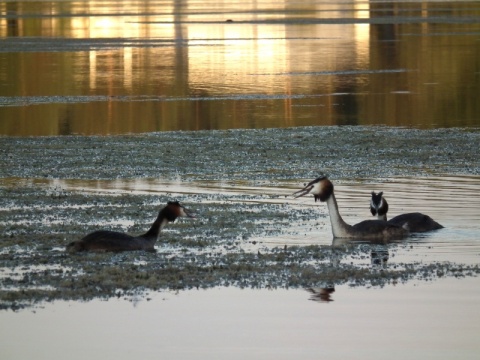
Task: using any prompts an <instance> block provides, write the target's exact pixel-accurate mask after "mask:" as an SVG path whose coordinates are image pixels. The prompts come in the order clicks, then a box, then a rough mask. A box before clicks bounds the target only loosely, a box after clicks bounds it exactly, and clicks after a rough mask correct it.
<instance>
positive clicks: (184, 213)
mask: <svg viewBox="0 0 480 360" xmlns="http://www.w3.org/2000/svg"><path fill="white" fill-rule="evenodd" d="M160 212H164V215H165V218H166V219H167V220H168V221H169V222H174V221H175V220H176V219H177V218H179V217H189V218H194V217H195V216H194V215H193V213H191V212H190V211H189V210H187V209H185V207H184V206H183V205H180V203H179V202H178V201H169V202H168V203H167V206H165V207H164V208H163V209H162V210H160Z"/></svg>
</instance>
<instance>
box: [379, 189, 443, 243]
mask: <svg viewBox="0 0 480 360" xmlns="http://www.w3.org/2000/svg"><path fill="white" fill-rule="evenodd" d="M370 211H371V213H372V215H374V216H375V215H376V216H377V218H378V219H382V220H385V221H387V212H388V203H387V200H386V199H385V198H384V197H383V192H379V193H378V194H376V193H375V192H373V191H372V198H371V200H370ZM387 222H388V223H389V224H394V225H398V226H402V227H405V228H406V229H408V231H410V232H411V233H420V232H427V231H432V230H438V229H442V228H443V226H442V225H440V224H439V223H437V222H436V221H435V220H433V219H432V218H431V217H430V216H428V215H425V214H422V213H419V212H414V213H407V214H401V215H398V216H395V217H394V218H392V219H390V220H388V221H387Z"/></svg>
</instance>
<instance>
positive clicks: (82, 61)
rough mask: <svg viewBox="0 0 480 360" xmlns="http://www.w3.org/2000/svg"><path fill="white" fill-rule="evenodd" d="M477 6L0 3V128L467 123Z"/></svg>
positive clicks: (472, 105)
mask: <svg viewBox="0 0 480 360" xmlns="http://www.w3.org/2000/svg"><path fill="white" fill-rule="evenodd" d="M476 4H477V3H475V2H461V3H443V2H442V3H434V2H428V1H426V2H421V3H411V2H405V3H404V2H392V3H369V2H365V1H354V0H352V1H351V2H341V3H332V2H311V3H310V2H306V3H301V4H298V3H296V2H293V3H291V2H290V1H281V2H268V1H250V2H249V1H247V2H245V1H242V2H231V1H202V2H196V1H189V2H177V1H172V2H160V1H148V2H144V1H122V2H116V1H115V2H114V1H112V2H109V1H106V2H104V1H86V2H75V1H72V2H63V1H54V2H8V3H2V4H0V44H2V46H1V47H0V134H5V135H21V136H25V135H57V134H72V133H80V134H118V133H135V132H149V131H167V130H197V129H225V128H258V127H285V126H303V125H334V124H352V125H355V124H362V125H366V124H387V125H393V126H418V127H443V126H478V125H480V122H479V115H480V105H479V102H478V101H477V97H478V96H477V94H478V90H480V89H479V87H480V73H479V71H478V69H479V66H480V64H479V59H480V47H479V46H478V41H479V37H480V5H478V6H477V5H476ZM412 19H413V20H412ZM430 19H431V20H430ZM435 19H447V20H448V21H445V20H440V21H439V20H435ZM2 48H3V50H2Z"/></svg>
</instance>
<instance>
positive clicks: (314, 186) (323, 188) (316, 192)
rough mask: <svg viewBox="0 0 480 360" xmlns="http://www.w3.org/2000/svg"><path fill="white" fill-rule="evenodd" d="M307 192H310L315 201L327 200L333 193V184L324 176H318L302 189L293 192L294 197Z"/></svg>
mask: <svg viewBox="0 0 480 360" xmlns="http://www.w3.org/2000/svg"><path fill="white" fill-rule="evenodd" d="M308 194H312V195H313V197H314V198H315V201H317V200H320V201H321V202H324V201H327V200H328V198H329V197H330V196H331V195H332V194H333V184H332V183H331V181H330V180H328V178H327V177H326V176H320V177H318V178H316V179H315V180H313V181H310V182H309V183H308V184H307V185H306V186H305V187H304V188H303V189H302V190H299V191H297V192H295V193H293V195H294V196H295V197H296V198H298V197H301V196H305V195H308Z"/></svg>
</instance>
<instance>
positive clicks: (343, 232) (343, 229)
mask: <svg viewBox="0 0 480 360" xmlns="http://www.w3.org/2000/svg"><path fill="white" fill-rule="evenodd" d="M326 203H327V207H328V212H329V214H330V222H331V223H332V232H333V237H334V238H336V237H339V238H344V237H348V235H349V233H350V230H351V226H350V225H348V224H347V223H346V222H345V221H343V219H342V216H341V215H340V212H339V211H338V204H337V199H336V198H335V194H334V193H333V192H332V194H331V195H330V196H329V197H328V199H327V201H326Z"/></svg>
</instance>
